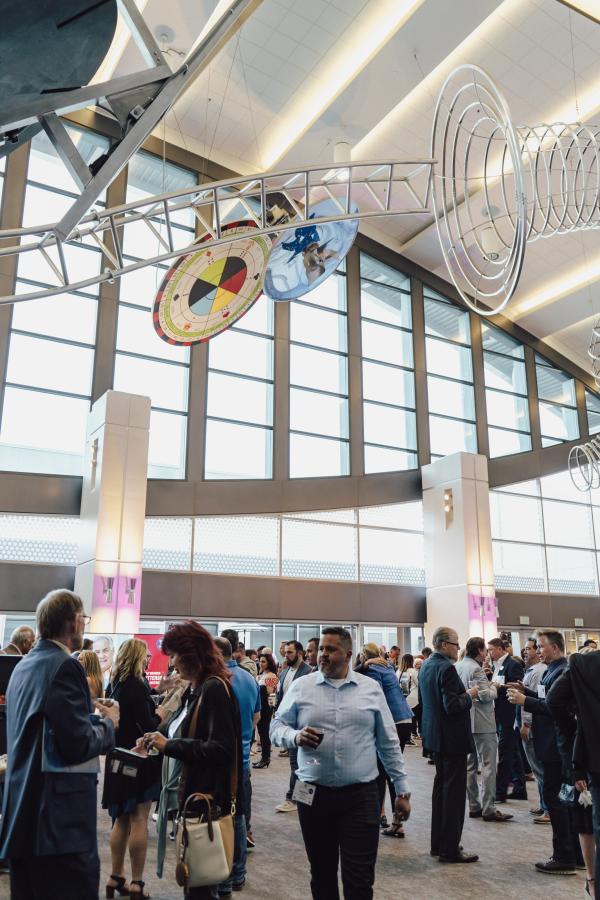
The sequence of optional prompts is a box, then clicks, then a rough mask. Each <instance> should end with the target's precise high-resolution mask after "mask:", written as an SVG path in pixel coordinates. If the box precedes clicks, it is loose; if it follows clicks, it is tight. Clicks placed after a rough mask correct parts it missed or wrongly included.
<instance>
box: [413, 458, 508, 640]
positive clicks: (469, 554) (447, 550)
mask: <svg viewBox="0 0 600 900" xmlns="http://www.w3.org/2000/svg"><path fill="white" fill-rule="evenodd" d="M422 476H423V520H424V534H425V584H426V588H427V624H426V626H425V633H426V640H427V642H428V643H429V642H430V641H431V637H432V634H433V632H434V631H435V629H436V628H438V627H439V626H440V625H449V626H451V627H452V628H455V629H456V631H457V632H458V634H459V636H460V639H461V644H462V645H463V646H464V642H465V641H466V639H467V638H468V637H473V636H476V635H480V636H481V637H485V638H490V637H494V636H497V634H498V630H497V629H498V620H497V609H496V594H495V589H494V567H493V556H492V537H491V529H490V505H489V482H488V471H487V458H486V457H485V456H482V455H481V454H474V453H454V454H452V455H451V456H445V457H444V458H443V459H439V460H436V462H434V463H431V465H429V466H424V467H423V470H422Z"/></svg>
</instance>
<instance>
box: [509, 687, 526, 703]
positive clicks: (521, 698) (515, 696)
mask: <svg viewBox="0 0 600 900" xmlns="http://www.w3.org/2000/svg"><path fill="white" fill-rule="evenodd" d="M507 694H508V702H509V703H512V704H516V705H517V706H523V705H524V704H525V694H522V693H521V691H519V690H517V689H516V688H514V687H513V688H510V690H508V691H507Z"/></svg>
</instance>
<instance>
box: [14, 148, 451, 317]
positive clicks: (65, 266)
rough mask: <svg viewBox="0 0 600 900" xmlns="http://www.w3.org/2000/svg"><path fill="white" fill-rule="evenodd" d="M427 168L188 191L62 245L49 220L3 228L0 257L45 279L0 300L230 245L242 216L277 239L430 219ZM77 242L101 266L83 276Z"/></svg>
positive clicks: (127, 210) (400, 163)
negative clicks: (28, 262)
mask: <svg viewBox="0 0 600 900" xmlns="http://www.w3.org/2000/svg"><path fill="white" fill-rule="evenodd" d="M433 162H434V161H433V160H432V159H414V160H377V161H369V162H360V163H347V164H344V167H343V168H338V169H331V167H330V166H327V167H325V166H309V167H307V168H303V169H290V170H287V171H283V172H269V173H265V174H261V175H251V176H247V177H243V178H232V179H228V180H225V181H219V182H212V183H210V184H202V185H195V186H193V187H190V188H186V189H185V190H179V191H174V192H172V193H166V194H159V195H157V196H154V197H148V198H145V199H143V200H140V201H137V202H135V203H128V204H124V205H121V206H116V207H113V208H112V209H99V208H98V209H95V210H94V211H93V212H91V213H89V214H88V215H86V216H85V217H84V218H83V219H81V221H80V222H79V225H78V226H77V228H75V229H74V230H73V231H72V232H71V233H70V235H69V238H68V240H63V239H62V238H61V237H60V236H59V234H58V232H57V228H56V225H55V224H53V223H50V224H45V225H40V226H34V227H29V228H14V229H9V230H4V231H1V232H0V257H12V258H16V259H17V261H18V259H20V258H23V257H24V255H25V254H33V255H34V256H36V257H37V264H39V266H40V271H41V272H43V271H44V267H45V271H46V277H40V279H39V280H40V281H43V282H44V283H45V284H46V283H47V285H48V286H47V287H43V288H36V289H35V290H33V291H29V292H27V293H19V294H16V295H14V294H11V295H7V296H4V297H0V304H7V303H14V302H21V301H25V300H34V299H39V298H43V297H51V296H54V295H56V294H61V293H63V292H65V291H76V290H85V289H86V288H89V287H91V286H92V285H97V284H100V283H102V282H105V281H113V280H114V279H116V278H119V277H120V276H121V275H125V274H127V273H129V272H134V271H136V270H138V269H143V268H145V267H146V266H154V265H160V264H164V263H167V262H168V261H169V260H172V259H173V258H175V257H177V256H181V255H184V254H185V253H187V252H191V251H192V250H194V249H196V248H197V242H198V241H199V240H204V243H203V246H204V247H209V246H210V245H211V244H222V243H231V240H232V238H231V235H230V234H229V235H228V234H227V231H226V230H224V226H225V225H226V224H228V223H229V222H232V221H240V220H250V221H252V222H253V223H254V224H255V225H256V229H257V230H256V234H277V233H280V232H282V231H286V230H288V229H289V228H301V227H303V226H307V225H311V224H315V222H317V221H318V222H319V223H325V222H340V221H344V220H348V219H365V218H371V217H377V216H398V215H415V214H429V215H430V214H431V210H430V205H429V200H430V186H431V173H432V166H433ZM323 200H329V201H331V209H332V213H331V214H330V215H327V216H322V215H319V217H318V219H315V218H313V210H314V208H315V206H316V204H317V203H320V202H321V201H323ZM186 211H191V212H192V213H193V216H194V219H195V221H196V223H197V225H196V234H195V235H194V237H193V238H191V240H190V243H189V244H188V245H187V246H184V247H181V246H176V242H175V241H174V234H175V231H176V227H177V224H181V218H182V213H185V212H186ZM140 224H141V226H142V228H144V229H146V231H147V238H148V240H147V241H143V242H141V241H140V238H139V228H140ZM132 228H136V230H137V231H136V247H139V246H140V243H143V249H144V250H145V251H146V252H145V254H144V256H143V258H141V259H135V260H132V259H128V258H127V257H126V255H125V254H124V250H123V248H124V246H125V243H126V240H127V234H128V232H129V231H130V230H131V229H132ZM142 233H143V232H142ZM178 234H181V229H180V230H179V232H178ZM82 245H83V246H88V247H89V246H90V245H91V246H97V247H99V248H100V250H101V251H102V252H103V254H104V256H105V259H106V260H108V261H109V265H108V266H107V267H105V268H104V269H103V270H102V271H101V272H98V273H95V274H92V275H90V276H89V277H88V278H84V279H81V278H77V277H76V276H75V275H74V274H73V271H72V268H73V267H72V263H71V262H70V260H69V252H68V248H69V247H73V246H82Z"/></svg>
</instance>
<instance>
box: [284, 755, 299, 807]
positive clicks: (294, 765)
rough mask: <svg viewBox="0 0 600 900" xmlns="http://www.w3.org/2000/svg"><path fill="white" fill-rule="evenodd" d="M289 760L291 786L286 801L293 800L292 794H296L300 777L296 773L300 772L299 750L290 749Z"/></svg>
mask: <svg viewBox="0 0 600 900" xmlns="http://www.w3.org/2000/svg"><path fill="white" fill-rule="evenodd" d="M289 760H290V786H289V789H288V792H287V794H286V795H285V799H286V800H291V799H292V794H293V793H294V788H295V787H296V782H297V781H298V776H297V775H296V772H297V771H298V748H297V747H290V749H289Z"/></svg>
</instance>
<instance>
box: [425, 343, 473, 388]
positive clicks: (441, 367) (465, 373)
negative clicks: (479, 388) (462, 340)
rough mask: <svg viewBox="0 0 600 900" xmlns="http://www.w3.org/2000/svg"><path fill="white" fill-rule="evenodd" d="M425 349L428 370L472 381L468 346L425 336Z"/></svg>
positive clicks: (436, 373)
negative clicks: (459, 345) (458, 345)
mask: <svg viewBox="0 0 600 900" xmlns="http://www.w3.org/2000/svg"><path fill="white" fill-rule="evenodd" d="M425 349H426V353H427V371H428V372H431V373H432V374H434V375H446V376H447V377H448V378H459V379H460V380H461V381H473V367H472V362H471V350H470V348H469V347H457V346H456V344H448V343H446V342H445V341H436V340H435V339H434V338H425Z"/></svg>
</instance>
